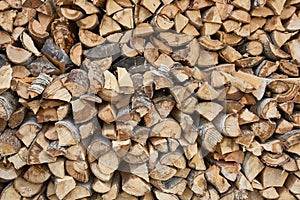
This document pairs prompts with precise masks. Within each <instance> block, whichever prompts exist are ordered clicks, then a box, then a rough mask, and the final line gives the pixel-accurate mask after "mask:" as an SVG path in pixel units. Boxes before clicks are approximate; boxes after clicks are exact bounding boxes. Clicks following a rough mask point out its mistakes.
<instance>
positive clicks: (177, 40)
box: [159, 31, 194, 47]
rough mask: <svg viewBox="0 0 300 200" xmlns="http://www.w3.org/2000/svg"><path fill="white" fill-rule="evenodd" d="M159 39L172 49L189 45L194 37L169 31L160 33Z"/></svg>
mask: <svg viewBox="0 0 300 200" xmlns="http://www.w3.org/2000/svg"><path fill="white" fill-rule="evenodd" d="M159 38H160V39H162V40H163V41H164V42H166V43H167V44H168V45H169V46H170V47H179V46H183V45H186V44H188V43H189V42H191V41H192V40H193V38H194V37H193V36H188V35H185V34H177V33H172V32H168V31H167V32H161V33H159Z"/></svg>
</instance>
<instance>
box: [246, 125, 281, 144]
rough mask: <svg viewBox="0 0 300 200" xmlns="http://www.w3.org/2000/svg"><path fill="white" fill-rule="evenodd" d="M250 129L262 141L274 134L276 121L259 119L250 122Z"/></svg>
mask: <svg viewBox="0 0 300 200" xmlns="http://www.w3.org/2000/svg"><path fill="white" fill-rule="evenodd" d="M251 129H252V131H253V132H254V134H255V135H256V136H258V137H259V138H260V140H261V141H262V142H265V141H266V140H267V139H269V138H270V137H271V136H272V135H273V134H274V132H275V129H276V123H275V122H273V121H267V120H260V121H259V122H255V123H253V124H251Z"/></svg>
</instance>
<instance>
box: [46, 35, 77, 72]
mask: <svg viewBox="0 0 300 200" xmlns="http://www.w3.org/2000/svg"><path fill="white" fill-rule="evenodd" d="M41 52H42V53H44V54H45V55H46V57H47V58H48V59H49V60H50V61H51V62H52V63H54V64H55V65H56V66H58V67H59V68H60V70H61V71H62V72H64V71H65V67H66V66H68V65H71V64H72V61H71V60H70V58H69V56H68V54H67V53H66V52H65V51H64V50H63V49H62V48H60V47H58V46H56V45H55V44H54V41H53V39H52V38H48V39H47V40H46V42H45V43H44V45H43V47H42V49H41Z"/></svg>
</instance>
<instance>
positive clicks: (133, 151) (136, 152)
mask: <svg viewBox="0 0 300 200" xmlns="http://www.w3.org/2000/svg"><path fill="white" fill-rule="evenodd" d="M149 155H150V153H149V152H148V150H147V149H146V147H145V146H142V145H141V144H135V145H132V146H131V147H130V150H129V151H128V153H127V154H126V156H125V157H124V158H123V159H124V160H125V161H126V162H128V163H130V164H141V163H145V162H146V161H147V160H149Z"/></svg>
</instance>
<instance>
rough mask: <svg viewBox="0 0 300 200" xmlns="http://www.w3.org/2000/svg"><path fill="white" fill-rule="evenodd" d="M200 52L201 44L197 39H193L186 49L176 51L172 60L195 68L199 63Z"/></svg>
mask: <svg viewBox="0 0 300 200" xmlns="http://www.w3.org/2000/svg"><path fill="white" fill-rule="evenodd" d="M199 52H200V46H199V43H198V42H197V40H196V39H193V40H192V41H191V42H190V43H189V44H188V45H187V47H186V48H184V49H180V50H177V51H175V52H174V53H173V55H172V58H173V59H174V60H175V61H183V62H186V63H187V64H188V65H189V66H194V65H195V64H196V63H197V60H198V57H199Z"/></svg>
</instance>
